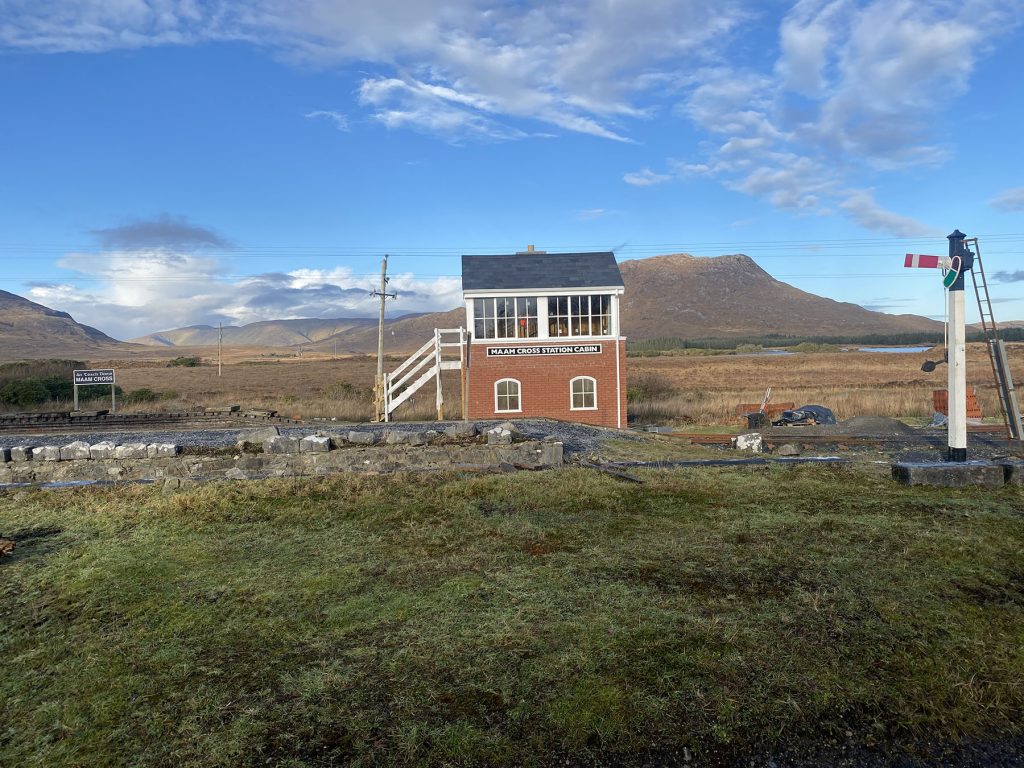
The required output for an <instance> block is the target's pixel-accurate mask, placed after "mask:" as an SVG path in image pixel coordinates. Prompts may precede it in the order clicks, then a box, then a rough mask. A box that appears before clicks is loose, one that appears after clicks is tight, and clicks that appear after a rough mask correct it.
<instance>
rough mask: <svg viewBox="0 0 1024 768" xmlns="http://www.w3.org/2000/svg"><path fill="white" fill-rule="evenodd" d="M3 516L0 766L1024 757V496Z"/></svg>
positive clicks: (565, 493) (557, 483) (192, 500)
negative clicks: (796, 752)
mask: <svg viewBox="0 0 1024 768" xmlns="http://www.w3.org/2000/svg"><path fill="white" fill-rule="evenodd" d="M636 474H637V475H638V476H640V477H642V478H644V480H645V481H646V483H645V484H644V485H642V486H637V485H632V484H628V485H627V484H622V483H620V482H617V481H615V480H614V479H611V478H608V477H606V476H604V475H600V474H598V473H594V472H591V471H587V470H565V471H559V472H548V473H537V474H529V473H520V474H516V475H512V476H487V477H469V478H467V477H462V476H456V475H430V476H406V477H394V476H393V477H360V476H339V477H336V478H330V479H323V480H314V479H303V480H295V481H268V482H265V483H238V484H222V485H209V486H202V487H198V488H195V489H193V490H190V491H188V492H184V493H180V494H175V495H172V496H162V495H161V494H160V493H159V491H158V490H156V489H154V488H147V487H134V486H133V487H127V488H118V489H100V490H96V489H82V490H73V491H60V492H53V491H51V492H40V491H36V492H29V493H27V494H20V495H19V497H18V499H17V500H16V499H15V497H14V495H13V494H12V493H4V494H3V495H0V536H6V537H10V538H14V539H15V540H16V541H17V542H18V543H17V548H16V549H15V550H14V553H13V554H12V555H11V556H8V557H5V558H4V559H3V560H0V661H2V664H0V668H2V670H3V674H2V675H0V764H2V765H12V766H14V765H17V766H46V767H47V768H59V767H61V766H106V765H140V766H157V765H160V766H162V765H182V766H257V765H260V766H263V765H288V766H326V765H338V764H354V765H537V766H542V765H552V764H555V763H556V761H561V764H564V762H565V760H570V761H571V762H574V763H576V762H593V761H616V762H621V763H622V764H627V765H629V764H634V763H636V764H640V763H642V761H643V759H644V756H645V755H650V754H652V752H653V753H658V752H659V751H665V752H667V753H671V752H672V751H674V750H681V749H682V748H683V747H686V748H688V749H690V750H691V752H693V753H694V754H695V755H697V756H700V755H703V754H708V753H709V752H711V751H714V753H715V754H720V755H740V754H747V753H750V752H752V751H756V750H758V749H762V748H770V747H772V746H773V745H778V744H792V743H793V741H794V740H799V739H802V738H805V737H806V738H812V739H816V738H820V737H823V736H825V735H828V734H843V733H845V732H846V731H847V730H851V731H853V732H854V733H855V734H856V737H857V738H858V739H859V740H861V741H862V742H864V743H868V744H871V743H873V742H878V743H886V744H903V745H913V744H916V743H920V742H923V741H933V742H934V741H938V742H948V741H954V740H956V739H959V738H963V737H986V738H990V737H998V736H1006V735H1013V734H1015V733H1019V731H1020V723H1021V722H1022V721H1024V554H1022V552H1024V524H1022V522H1024V520H1022V516H1021V510H1022V509H1024V493H1022V491H1021V489H1020V488H1019V487H1018V488H1014V487H1007V488H1004V489H1002V490H999V491H996V492H992V491H980V490H974V489H964V490H952V491H950V490H942V491H940V490H929V489H918V488H914V489H908V488H903V487H900V486H897V485H895V484H893V483H891V482H890V481H888V480H887V479H885V478H882V477H879V476H877V475H876V474H871V473H868V472H862V471H860V470H858V469H856V468H849V467H814V468H804V467H788V468H781V467H767V468H757V469H750V470H707V469H702V470H677V471H657V472H655V471H638V472H636Z"/></svg>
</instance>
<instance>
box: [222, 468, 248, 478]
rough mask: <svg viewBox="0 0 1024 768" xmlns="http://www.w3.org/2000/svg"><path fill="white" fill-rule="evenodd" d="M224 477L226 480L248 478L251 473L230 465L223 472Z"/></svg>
mask: <svg viewBox="0 0 1024 768" xmlns="http://www.w3.org/2000/svg"><path fill="white" fill-rule="evenodd" d="M224 477H225V478H227V479H228V480H248V479H250V477H251V475H250V474H249V473H248V472H246V471H245V470H244V469H239V468H238V467H232V468H231V469H229V470H228V471H227V472H225V473H224Z"/></svg>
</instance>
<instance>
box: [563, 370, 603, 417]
mask: <svg viewBox="0 0 1024 768" xmlns="http://www.w3.org/2000/svg"><path fill="white" fill-rule="evenodd" d="M569 394H570V398H571V402H570V407H571V408H572V410H574V411H586V410H594V409H596V408H597V380H596V379H592V378H590V377H589V376H577V377H576V378H575V379H573V380H572V381H571V382H569Z"/></svg>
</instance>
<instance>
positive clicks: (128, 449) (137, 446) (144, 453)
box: [114, 443, 149, 459]
mask: <svg viewBox="0 0 1024 768" xmlns="http://www.w3.org/2000/svg"><path fill="white" fill-rule="evenodd" d="M148 457H149V446H147V445H146V444H145V443H126V444H125V445H119V446H117V448H115V449H114V458H115V459H145V458H148Z"/></svg>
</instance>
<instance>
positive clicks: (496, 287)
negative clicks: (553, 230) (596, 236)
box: [462, 251, 623, 291]
mask: <svg viewBox="0 0 1024 768" xmlns="http://www.w3.org/2000/svg"><path fill="white" fill-rule="evenodd" d="M622 285H623V283H622V273H621V272H619V265H618V264H617V263H616V262H615V254H614V253H612V252H611V251H604V252H601V253H515V254H509V255H500V256H466V255H464V256H463V257H462V290H463V291H516V290H530V289H534V288H536V289H550V288H598V287H607V286H622Z"/></svg>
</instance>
